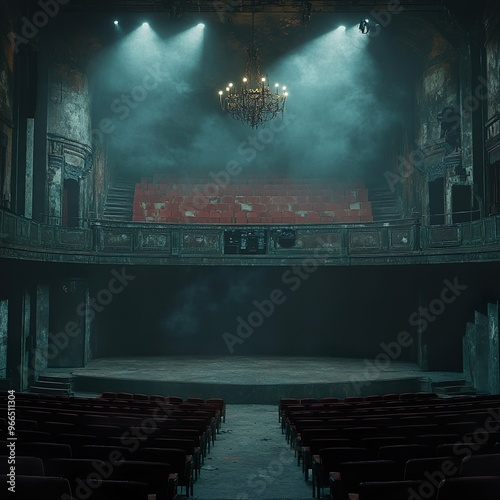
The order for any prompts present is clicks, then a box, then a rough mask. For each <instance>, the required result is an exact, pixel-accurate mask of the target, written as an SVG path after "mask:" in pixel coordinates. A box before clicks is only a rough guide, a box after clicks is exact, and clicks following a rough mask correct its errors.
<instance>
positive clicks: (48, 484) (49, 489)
mask: <svg viewBox="0 0 500 500" xmlns="http://www.w3.org/2000/svg"><path fill="white" fill-rule="evenodd" d="M7 481H8V476H5V475H3V476H0V488H1V489H2V492H4V493H3V495H5V496H3V495H2V496H3V498H9V491H8V490H7V488H8V483H7ZM14 497H15V498H20V499H22V500H31V499H32V500H38V499H40V500H42V499H43V500H49V499H50V500H55V499H58V500H59V499H63V500H69V499H71V498H72V490H71V487H70V484H69V481H68V480H67V479H64V478H62V477H44V476H24V475H21V474H16V493H15V495H12V498H14Z"/></svg>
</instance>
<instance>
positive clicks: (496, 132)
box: [485, 112, 500, 163]
mask: <svg viewBox="0 0 500 500" xmlns="http://www.w3.org/2000/svg"><path fill="white" fill-rule="evenodd" d="M485 127H486V151H487V152H488V156H489V160H490V163H496V162H497V161H500V112H496V113H495V114H494V115H493V116H492V117H491V118H490V119H489V120H488V121H487V122H486V124H485Z"/></svg>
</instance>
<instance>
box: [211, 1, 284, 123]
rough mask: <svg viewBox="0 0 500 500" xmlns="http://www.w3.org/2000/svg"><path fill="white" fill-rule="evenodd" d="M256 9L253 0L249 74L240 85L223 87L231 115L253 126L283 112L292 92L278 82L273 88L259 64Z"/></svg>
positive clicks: (221, 95)
mask: <svg viewBox="0 0 500 500" xmlns="http://www.w3.org/2000/svg"><path fill="white" fill-rule="evenodd" d="M254 21H255V10H254V9H253V2H252V41H251V43H250V45H249V47H248V49H247V52H248V60H247V63H246V66H245V77H244V78H243V80H242V82H241V84H240V85H239V88H236V86H235V85H233V84H232V83H229V84H228V85H227V87H226V92H223V91H222V90H220V91H219V101H220V106H221V108H222V109H223V110H224V111H225V112H226V113H227V114H228V115H229V116H230V117H231V118H234V119H236V120H239V121H241V122H243V123H245V124H247V125H250V126H251V127H252V128H257V127H259V125H262V124H263V123H265V122H268V121H270V120H273V119H274V118H276V116H277V115H278V114H281V115H283V112H284V111H285V101H286V98H287V96H288V92H287V91H286V86H282V87H281V89H280V86H279V84H278V83H276V84H275V85H274V89H273V90H271V89H270V88H269V82H268V79H267V78H266V77H265V76H264V75H263V74H262V72H261V70H260V64H259V56H258V49H257V47H256V45H255V34H254V33H255V22H254Z"/></svg>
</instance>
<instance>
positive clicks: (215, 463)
mask: <svg viewBox="0 0 500 500" xmlns="http://www.w3.org/2000/svg"><path fill="white" fill-rule="evenodd" d="M226 413H227V418H226V423H225V424H222V428H221V433H220V434H218V436H217V440H216V442H215V446H214V447H213V448H212V449H211V452H210V455H208V457H207V460H205V465H204V467H205V469H202V471H201V477H200V478H199V479H198V481H197V482H196V483H195V485H194V496H193V498H194V499H204V500H247V499H248V500H257V499H268V500H270V499H273V500H311V496H312V487H311V485H310V484H308V483H306V482H305V481H304V476H303V474H302V468H301V467H298V466H297V459H296V458H295V457H294V453H293V451H292V450H291V449H290V447H289V446H288V445H287V443H286V440H285V436H284V435H283V434H281V424H280V423H279V422H278V407H277V405H276V406H271V405H228V406H227V411H226ZM212 469H213V470H212ZM325 491H326V490H325Z"/></svg>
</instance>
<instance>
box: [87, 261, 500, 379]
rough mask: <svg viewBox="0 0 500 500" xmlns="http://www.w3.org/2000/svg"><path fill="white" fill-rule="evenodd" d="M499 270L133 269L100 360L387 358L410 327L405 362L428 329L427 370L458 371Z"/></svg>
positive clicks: (98, 320)
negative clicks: (473, 317) (469, 324)
mask: <svg viewBox="0 0 500 500" xmlns="http://www.w3.org/2000/svg"><path fill="white" fill-rule="evenodd" d="M473 268H474V269H473ZM493 269H496V267H495V266H493V265H484V266H469V267H465V266H464V267H461V266H413V267H405V266H401V267H392V268H387V267H351V268H347V269H346V268H344V269H341V268H335V267H332V268H319V269H316V270H313V268H312V267H311V268H306V267H303V266H298V267H296V268H263V267H234V268H227V267H226V268H218V267H182V268H148V269H139V268H137V269H136V268H127V273H129V275H130V276H134V279H131V281H130V283H129V285H128V286H127V287H126V288H125V289H124V290H123V291H122V292H121V293H120V294H117V295H115V296H114V297H113V300H112V302H111V303H110V304H109V305H107V306H106V307H103V310H102V311H100V312H98V313H97V314H96V317H95V328H94V338H93V342H92V344H93V352H94V357H106V356H134V355H158V356H161V355H203V354H207V355H230V354H234V355H283V356H285V355H286V356H293V355H297V356H300V355H307V356H339V357H358V358H364V357H366V358H375V357H376V356H377V355H378V354H380V353H384V350H383V346H382V343H385V344H387V343H390V342H394V341H397V338H398V334H400V332H403V331H407V332H409V334H410V335H411V336H412V338H414V339H415V342H414V344H413V345H412V346H409V347H407V348H404V349H402V350H401V354H400V356H398V358H397V359H398V360H399V361H415V360H416V359H417V358H416V343H417V337H418V335H417V334H418V333H421V334H422V335H424V336H425V338H426V339H427V340H426V342H428V356H429V360H430V365H431V366H430V367H431V368H432V369H443V370H448V369H450V370H457V371H459V370H461V342H462V341H461V338H462V335H463V333H464V329H465V322H466V321H467V320H468V318H467V314H470V311H469V310H471V309H472V310H473V308H474V307H477V305H478V304H482V303H484V301H485V300H486V297H488V296H489V295H491V296H492V297H494V296H495V293H497V290H496V285H494V286H491V283H490V285H488V280H489V281H491V280H492V272H494V270H493ZM109 272H111V271H110V270H107V271H106V272H104V273H102V276H101V279H100V280H99V279H97V281H96V282H95V287H94V294H98V292H99V289H100V288H102V287H103V286H105V285H106V282H107V280H108V279H109V276H110V274H109ZM444 280H447V281H446V282H445V281H444ZM457 285H458V289H456V287H457ZM464 286H465V287H466V288H465V289H464V288H463V287H464ZM450 287H451V288H450ZM444 289H448V291H447V292H445V295H444V297H445V298H446V300H447V301H448V302H444V301H443V295H442V293H443V290H444ZM455 292H457V293H458V295H457V293H455ZM272 299H274V303H273V301H272ZM451 299H453V300H451ZM419 308H422V309H419ZM429 308H430V309H429Z"/></svg>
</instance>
